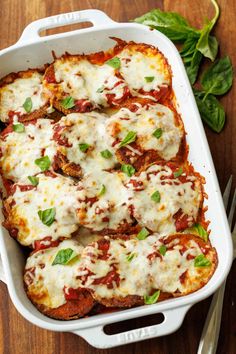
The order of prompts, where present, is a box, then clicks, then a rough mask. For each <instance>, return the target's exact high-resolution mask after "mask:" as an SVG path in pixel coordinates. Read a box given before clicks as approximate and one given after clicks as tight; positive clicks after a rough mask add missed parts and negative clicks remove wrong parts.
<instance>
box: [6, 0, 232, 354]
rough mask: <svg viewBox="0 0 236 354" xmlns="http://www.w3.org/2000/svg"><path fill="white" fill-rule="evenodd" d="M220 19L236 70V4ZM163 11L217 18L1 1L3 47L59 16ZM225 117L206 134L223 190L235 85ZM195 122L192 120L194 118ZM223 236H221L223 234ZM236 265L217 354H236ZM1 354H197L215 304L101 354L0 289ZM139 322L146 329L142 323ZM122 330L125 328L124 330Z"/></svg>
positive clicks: (46, 0)
mask: <svg viewBox="0 0 236 354" xmlns="http://www.w3.org/2000/svg"><path fill="white" fill-rule="evenodd" d="M218 2H219V4H220V7H221V17H220V20H219V22H218V24H217V28H216V30H215V34H216V36H217V38H218V39H219V41H220V53H221V55H222V56H223V55H226V54H228V55H230V57H231V59H232V61H233V63H234V66H235V65H236V31H235V20H236V15H235V14H236V1H235V0H227V1H226V0H219V1H218ZM155 7H159V8H161V9H164V10H167V11H176V12H179V13H181V14H182V15H184V16H185V17H187V18H188V19H189V21H190V23H191V24H193V25H194V26H196V27H200V26H201V24H202V23H203V21H204V19H205V18H206V17H207V16H211V15H212V14H213V9H212V7H211V5H210V1H209V0H200V1H191V0H182V1H173V0H164V1H162V0H159V1H158V0H156V1H155V0H145V1H144V0H133V1H132V0H129V1H128V0H126V1H122V0H80V1H76V0H67V1H65V0H62V1H53V0H32V1H27V0H21V1H17V0H1V11H0V30H1V31H0V48H1V49H2V48H5V47H8V46H10V45H11V44H13V43H14V42H16V41H17V39H18V38H19V37H20V35H21V33H22V30H23V29H24V27H25V26H26V25H27V24H28V23H30V22H31V21H34V20H36V19H38V18H42V17H46V16H51V15H55V14H58V13H63V12H69V11H75V10H82V9H88V8H97V9H100V10H103V11H105V12H106V13H107V14H108V15H109V16H110V17H112V18H113V19H114V20H116V21H123V22H124V21H128V20H129V19H132V18H135V17H137V16H140V15H141V14H143V13H145V12H147V11H149V10H151V9H153V8H155ZM221 101H222V103H223V105H224V107H225V109H226V112H227V124H226V127H225V129H224V131H223V132H222V133H220V134H215V133H213V132H211V131H210V130H209V129H208V128H207V127H206V133H207V137H208V141H209V145H210V148H211V152H212V156H213V160H214V163H215V167H216V171H217V175H218V178H219V182H220V186H221V189H223V188H224V187H225V185H226V182H227V180H228V178H229V175H230V174H233V175H234V176H236V147H235V146H236V140H235V136H236V105H235V102H236V85H235V86H234V88H233V89H232V90H231V92H230V93H229V94H227V95H226V96H225V97H223V98H222V99H221ZM190 119H191V117H190ZM219 237H221V235H219ZM235 278H236V265H234V266H233V267H232V270H231V273H230V276H229V279H228V281H227V288H226V295H225V302H224V310H223V317H222V326H221V333H220V339H219V346H218V351H217V354H223V353H224V354H225V353H226V354H235V353H236V320H235V319H236V308H235V303H236V286H235ZM0 299H1V301H0V353H4V354H15V353H17V354H21V353H22V354H23V353H28V352H29V353H31V354H52V353H53V354H62V353H63V354H64V353H80V354H90V353H93V354H101V353H103V354H121V353H122V354H131V353H132V354H140V353H142V354H146V353H148V354H172V353H175V354H194V353H196V351H197V347H198V342H199V339H200V335H201V331H202V328H203V324H204V321H205V318H206V314H207V310H208V307H209V303H210V299H208V300H205V301H202V302H201V303H198V304H196V305H195V306H193V308H192V309H191V310H190V311H189V312H188V314H187V315H186V317H185V320H184V322H183V325H182V327H181V328H180V329H179V330H178V331H177V332H176V333H174V334H171V335H169V336H166V337H162V338H156V339H153V340H149V341H144V342H139V343H136V344H133V345H127V346H123V347H119V348H115V349H110V350H97V349H94V348H92V347H91V346H89V345H88V344H87V343H86V342H85V341H84V340H83V339H81V338H80V337H78V336H76V335H73V334H69V333H53V332H49V331H46V330H42V329H40V328H38V327H36V326H33V325H31V324H30V323H29V322H27V321H26V320H24V319H23V318H22V317H21V315H19V313H18V312H17V311H16V309H15V308H14V306H13V304H12V303H11V300H10V299H9V296H8V292H7V288H6V286H5V285H4V284H3V283H1V285H0ZM135 322H136V323H138V324H141V322H140V321H139V320H135ZM120 328H122V326H120Z"/></svg>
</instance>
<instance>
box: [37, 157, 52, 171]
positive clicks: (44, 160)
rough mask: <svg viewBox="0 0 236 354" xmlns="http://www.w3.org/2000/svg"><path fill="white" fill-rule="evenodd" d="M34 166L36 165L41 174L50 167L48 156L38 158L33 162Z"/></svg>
mask: <svg viewBox="0 0 236 354" xmlns="http://www.w3.org/2000/svg"><path fill="white" fill-rule="evenodd" d="M34 163H35V165H37V166H38V167H39V168H40V170H41V171H42V172H44V171H47V170H48V169H49V167H50V166H51V161H50V159H49V157H48V156H43V157H40V158H39V159H36V160H35V161H34Z"/></svg>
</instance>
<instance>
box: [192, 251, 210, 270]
mask: <svg viewBox="0 0 236 354" xmlns="http://www.w3.org/2000/svg"><path fill="white" fill-rule="evenodd" d="M210 265H211V261H210V260H209V259H207V258H206V257H205V256H204V254H199V255H198V256H197V257H195V259H194V267H197V268H199V267H209V266H210Z"/></svg>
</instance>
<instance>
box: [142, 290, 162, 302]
mask: <svg viewBox="0 0 236 354" xmlns="http://www.w3.org/2000/svg"><path fill="white" fill-rule="evenodd" d="M160 292H161V291H160V290H157V291H155V293H154V294H152V295H150V296H148V295H144V303H145V304H146V305H152V304H155V303H156V302H157V300H158V298H159V296H160Z"/></svg>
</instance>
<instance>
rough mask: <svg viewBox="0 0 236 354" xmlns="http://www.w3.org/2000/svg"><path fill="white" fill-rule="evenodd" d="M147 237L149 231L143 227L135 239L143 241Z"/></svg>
mask: <svg viewBox="0 0 236 354" xmlns="http://www.w3.org/2000/svg"><path fill="white" fill-rule="evenodd" d="M148 235H149V231H148V230H147V229H145V227H143V228H142V230H140V231H139V233H138V234H137V238H138V239H139V240H145V238H147V237H148Z"/></svg>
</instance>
